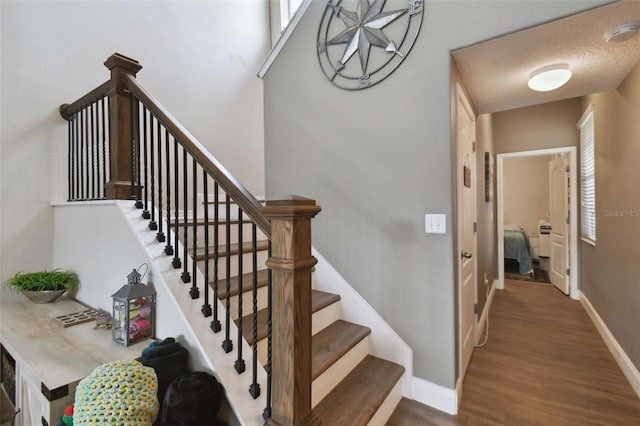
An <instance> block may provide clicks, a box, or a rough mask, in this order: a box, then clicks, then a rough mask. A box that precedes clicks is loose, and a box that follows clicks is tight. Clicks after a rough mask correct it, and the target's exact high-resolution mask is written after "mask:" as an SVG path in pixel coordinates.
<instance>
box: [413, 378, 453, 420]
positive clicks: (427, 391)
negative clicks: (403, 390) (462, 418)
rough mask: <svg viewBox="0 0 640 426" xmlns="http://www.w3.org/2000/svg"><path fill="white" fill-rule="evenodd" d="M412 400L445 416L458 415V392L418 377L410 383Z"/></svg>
mask: <svg viewBox="0 0 640 426" xmlns="http://www.w3.org/2000/svg"><path fill="white" fill-rule="evenodd" d="M411 387H412V390H413V392H412V395H413V399H414V400H416V401H418V402H420V403H422V404H425V405H428V406H429V407H433V408H435V409H436V410H440V411H443V412H445V413H447V414H451V415H456V414H458V392H456V390H455V389H449V388H445V387H444V386H440V385H436V384H435V383H431V382H429V381H427V380H424V379H421V378H419V377H415V376H414V377H413V379H412V381H411Z"/></svg>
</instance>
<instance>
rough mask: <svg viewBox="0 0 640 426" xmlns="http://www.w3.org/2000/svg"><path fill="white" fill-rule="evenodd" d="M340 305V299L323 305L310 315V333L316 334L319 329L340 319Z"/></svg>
mask: <svg viewBox="0 0 640 426" xmlns="http://www.w3.org/2000/svg"><path fill="white" fill-rule="evenodd" d="M340 313H341V306H340V301H337V302H335V303H332V304H331V305H329V306H325V307H324V308H322V309H320V310H319V311H317V312H314V313H313V316H312V317H311V335H314V334H316V333H317V332H319V331H320V330H323V329H324V328H326V327H328V326H329V325H331V324H333V323H334V322H336V321H338V320H339V319H340Z"/></svg>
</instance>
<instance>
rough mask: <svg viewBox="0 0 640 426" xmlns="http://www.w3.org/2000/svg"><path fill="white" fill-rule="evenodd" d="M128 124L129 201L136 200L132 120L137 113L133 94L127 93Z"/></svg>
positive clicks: (134, 142) (135, 121)
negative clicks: (129, 141) (129, 143)
mask: <svg viewBox="0 0 640 426" xmlns="http://www.w3.org/2000/svg"><path fill="white" fill-rule="evenodd" d="M129 104H130V107H129V120H130V121H129V124H130V129H129V131H130V134H131V146H130V151H129V152H131V162H130V163H129V170H130V171H131V173H130V174H129V175H130V176H129V179H130V180H129V183H130V184H131V185H130V187H131V191H130V193H129V199H130V200H136V199H137V195H136V190H135V182H136V179H135V174H136V169H135V165H136V163H135V157H136V154H137V153H136V142H137V141H136V137H135V126H134V123H137V120H134V117H135V111H137V109H136V106H135V105H136V103H135V102H134V98H133V93H129Z"/></svg>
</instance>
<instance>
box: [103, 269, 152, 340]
mask: <svg viewBox="0 0 640 426" xmlns="http://www.w3.org/2000/svg"><path fill="white" fill-rule="evenodd" d="M142 266H146V267H147V270H148V269H149V265H147V264H146V263H143V264H142V265H140V267H138V269H140V268H141V267H142ZM147 270H145V275H146V273H147ZM143 277H144V275H141V274H140V273H139V272H138V271H137V270H136V269H134V270H133V271H132V272H131V273H130V274H129V275H127V284H125V285H123V286H122V288H120V290H118V291H117V292H115V293H114V294H113V295H112V296H111V297H112V298H113V319H112V328H111V329H112V333H113V341H114V342H116V343H119V344H121V345H124V346H129V345H132V344H134V343H138V342H141V341H142V340H145V339H147V338H154V337H155V328H156V292H155V290H153V289H152V288H151V287H149V286H147V285H145V284H144V283H142V278H143Z"/></svg>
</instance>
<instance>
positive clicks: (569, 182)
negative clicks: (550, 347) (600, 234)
mask: <svg viewBox="0 0 640 426" xmlns="http://www.w3.org/2000/svg"><path fill="white" fill-rule="evenodd" d="M576 167H577V163H576V148H575V147H566V148H552V149H544V150H535V151H524V152H514V153H509V154H498V155H497V241H498V242H499V243H498V244H497V246H498V283H497V288H498V289H503V288H504V280H505V276H506V275H507V274H508V271H509V270H508V269H507V271H505V264H507V265H508V264H509V262H510V259H514V260H515V262H517V268H518V273H519V274H520V275H525V276H526V275H527V274H531V273H533V272H534V271H535V268H536V262H535V259H538V262H537V265H538V266H537V268H539V269H540V270H541V271H543V272H546V273H547V274H548V277H549V282H551V283H553V284H554V285H556V287H558V289H560V290H561V291H562V292H564V293H565V294H568V295H569V296H570V297H571V298H572V299H576V300H577V299H579V298H580V295H579V290H578V279H577V278H578V277H577V275H578V269H579V268H578V256H577V250H578V238H577V232H578V229H577V186H576ZM516 168H519V172H520V173H521V174H523V173H524V174H527V173H528V174H531V175H533V174H537V176H538V178H537V179H535V180H533V181H532V180H531V176H527V177H525V176H521V179H518V180H516V181H514V176H513V173H517V172H515V171H514V169H516ZM544 176H546V179H545V178H544ZM536 185H537V186H536ZM525 186H526V188H525ZM518 191H521V193H520V194H518ZM518 197H520V198H518ZM527 197H531V198H533V199H529V200H527ZM506 200H510V201H511V203H510V204H507V203H506V202H505V201H506ZM523 200H526V201H525V202H523ZM513 203H519V204H518V205H516V206H514V205H513Z"/></svg>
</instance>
